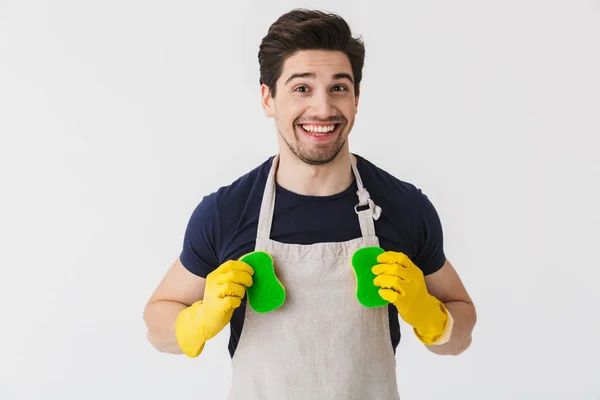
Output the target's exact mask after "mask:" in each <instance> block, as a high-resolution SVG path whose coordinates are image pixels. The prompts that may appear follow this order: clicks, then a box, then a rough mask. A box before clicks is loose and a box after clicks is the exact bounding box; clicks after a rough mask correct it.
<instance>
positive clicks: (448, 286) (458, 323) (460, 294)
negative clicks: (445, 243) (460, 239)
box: [425, 260, 477, 355]
mask: <svg viewBox="0 0 600 400" xmlns="http://www.w3.org/2000/svg"><path fill="white" fill-rule="evenodd" d="M425 284H426V285H427V290H428V291H429V293H430V294H431V295H432V296H435V297H436V298H437V299H438V300H440V301H441V302H443V303H444V305H445V306H446V308H447V309H448V311H449V312H450V314H451V315H452V318H453V319H454V326H453V328H452V334H451V336H450V340H449V341H448V342H446V343H444V344H442V345H431V346H427V348H428V349H429V350H431V352H433V353H435V354H440V355H459V354H461V353H462V352H463V351H465V350H466V349H467V348H469V346H470V345H471V340H472V332H473V328H474V327H475V323H476V322H477V313H476V311H475V306H474V305H473V302H472V301H471V298H470V297H469V294H468V293H467V291H466V289H465V287H464V286H463V284H462V281H461V280H460V277H459V276H458V274H457V272H456V270H455V269H454V267H453V266H452V264H451V263H450V261H448V260H446V262H445V263H444V265H443V266H442V268H441V269H440V270H438V271H436V272H434V273H433V274H430V275H427V276H425Z"/></svg>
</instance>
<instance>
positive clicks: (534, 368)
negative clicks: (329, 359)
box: [0, 0, 600, 400]
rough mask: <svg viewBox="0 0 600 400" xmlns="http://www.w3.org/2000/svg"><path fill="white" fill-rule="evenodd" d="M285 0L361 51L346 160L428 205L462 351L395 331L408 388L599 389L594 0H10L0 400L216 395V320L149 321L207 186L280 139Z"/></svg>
mask: <svg viewBox="0 0 600 400" xmlns="http://www.w3.org/2000/svg"><path fill="white" fill-rule="evenodd" d="M294 7H308V8H320V9H324V10H328V11H334V12H337V13H339V14H341V15H342V16H343V17H345V18H346V19H347V21H348V22H349V23H350V24H351V27H352V29H353V30H354V32H355V34H356V35H361V36H362V37H363V38H364V40H365V44H366V49H367V58H366V64H365V69H364V81H363V85H362V91H361V94H362V96H361V101H360V104H359V113H358V115H357V121H356V125H355V128H354V130H353V131H352V134H351V136H350V143H351V151H353V152H355V153H358V154H361V155H363V156H365V157H367V158H368V159H370V160H371V161H373V162H374V163H375V164H377V165H379V166H381V167H382V168H384V169H386V170H388V171H389V172H391V173H393V174H394V175H395V176H397V177H398V178H400V179H403V180H405V181H408V182H411V183H414V184H416V185H417V186H418V187H420V188H421V189H422V190H423V191H424V192H425V193H426V194H427V195H428V196H429V198H430V199H431V200H432V202H433V204H434V205H435V207H436V209H437V210H438V213H439V214H440V217H441V219H442V223H443V226H444V231H445V250H446V253H447V255H448V257H449V258H450V260H451V261H452V262H453V264H454V265H455V267H456V268H457V270H458V272H459V274H460V275H461V277H462V279H463V281H464V283H465V285H466V287H467V289H468V290H469V292H470V293H471V295H472V297H473V299H474V301H475V304H476V306H477V309H478V317H479V320H478V324H477V327H476V329H475V332H474V342H473V344H472V346H471V348H470V349H469V350H468V351H467V352H465V353H464V354H462V355H461V356H459V357H440V356H436V355H434V354H432V353H429V352H428V351H427V350H426V349H425V348H424V347H423V346H421V345H420V344H419V343H418V342H417V341H416V339H415V338H414V337H413V336H412V335H411V334H410V333H411V332H410V330H409V329H408V327H407V326H406V325H404V324H403V325H402V332H403V340H402V342H401V344H400V346H399V349H398V355H397V360H398V380H399V384H400V388H401V396H402V399H403V400H426V399H427V400H428V399H439V398H444V399H453V400H481V399H486V400H500V399H502V400H504V399H523V400H531V399H544V400H550V399H552V400H564V399H569V400H576V399H577V400H597V399H599V398H600V382H599V380H598V378H599V377H600V362H599V360H600V340H599V339H600V312H599V310H600V289H599V285H600V283H599V282H600V272H599V268H600V264H599V262H598V259H599V258H598V248H599V242H600V234H599V232H600V230H599V226H600V211H599V208H600V188H599V185H600V161H599V159H600V156H599V155H598V153H599V151H600V140H599V139H598V137H599V136H600V73H599V72H600V2H598V1H591V0H590V1H575V0H569V1H548V0H539V1H532V0H527V1H524V0H512V1H489V0H488V1H475V0H471V1H466V0H461V1H453V2H445V1H431V0H429V1H419V2H408V1H403V2H388V1H387V0H386V1H368V2H363V1H319V2H301V1H274V0H272V1H261V2H259V1H239V2H231V1H222V2H211V3H208V4H207V3H201V2H191V1H170V2H166V1H163V2H158V1H133V0H120V1H103V2H82V1H74V0H72V1H67V0H60V1H24V0H21V1H16V0H13V1H10V0H9V1H0V133H1V142H0V177H1V181H0V183H1V184H0V191H1V196H0V202H1V207H0V235H1V236H0V240H1V242H0V243H1V245H0V248H1V251H0V268H1V273H0V310H1V311H0V325H1V327H0V399H2V400H25V399H27V400H30V399H32V400H33V399H44V400H45V399H61V400H75V399H88V400H96V399H137V398H139V399H148V400H150V399H156V400H158V399H165V398H171V399H173V398H178V399H223V398H224V397H225V394H226V392H227V390H228V385H229V380H230V369H229V368H230V367H229V362H230V360H229V355H228V353H227V347H226V345H227V339H228V335H229V328H228V327H227V328H226V329H225V330H224V331H223V332H222V334H220V335H219V336H218V337H217V338H215V339H214V340H212V341H211V342H210V343H209V344H208V345H207V348H206V349H205V352H204V353H203V354H202V355H201V357H199V358H197V359H189V358H186V357H185V356H174V355H168V354H162V353H159V352H158V351H156V350H155V349H154V348H152V347H151V345H150V344H149V343H148V342H147V340H146V327H145V325H144V322H143V320H142V312H143V308H144V305H145V302H146V301H147V299H148V297H149V296H150V294H151V293H152V291H153V290H154V288H155V287H156V285H157V284H158V282H159V280H160V279H161V278H162V276H163V274H164V273H165V272H166V270H167V268H168V267H169V266H170V264H171V263H172V262H173V260H174V259H175V258H176V257H177V256H178V255H179V252H180V250H181V246H182V240H183V234H184V230H185V227H186V224H187V222H188V219H189V217H190V215H191V213H192V211H193V209H194V208H195V206H196V205H197V204H198V202H199V201H200V200H201V198H202V196H204V195H205V194H207V193H209V192H212V191H214V190H216V189H217V188H218V187H219V186H223V185H227V184H229V183H231V182H232V181H233V180H234V179H236V178H237V177H238V176H240V175H242V174H244V173H246V172H247V171H248V170H250V169H251V168H254V167H255V166H256V165H258V164H259V163H261V162H262V161H264V160H265V159H266V158H267V157H269V156H271V155H273V154H275V153H276V152H277V147H276V146H277V140H276V134H275V130H274V128H273V123H272V120H270V119H267V118H266V117H265V116H264V114H263V112H262V109H261V107H260V92H259V85H258V62H257V50H258V45H259V43H260V40H261V38H262V37H263V36H264V35H265V34H266V31H267V29H268V26H269V25H270V24H271V23H272V22H273V21H274V20H275V19H276V18H277V17H278V16H279V15H280V14H281V13H283V12H286V11H288V10H290V9H291V8H294Z"/></svg>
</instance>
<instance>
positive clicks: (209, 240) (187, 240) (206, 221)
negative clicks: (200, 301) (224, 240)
mask: <svg viewBox="0 0 600 400" xmlns="http://www.w3.org/2000/svg"><path fill="white" fill-rule="evenodd" d="M217 221H218V208H217V203H216V198H215V196H214V194H211V195H208V196H205V197H204V198H203V199H202V201H201V202H200V204H198V206H196V208H195V209H194V211H193V212H192V215H191V217H190V219H189V222H188V225H187V228H186V230H185V234H184V238H183V248H182V250H181V254H180V256H179V258H180V261H181V263H182V264H183V266H184V267H185V268H186V269H187V270H188V271H190V272H191V273H193V274H195V275H198V276H200V277H202V278H206V276H207V275H208V274H209V273H211V272H212V271H213V270H214V269H216V268H217V267H218V266H219V259H218V256H217V254H218V246H219V243H218V242H219V241H218V237H219V236H218V235H219V232H218V227H219V224H218V223H217Z"/></svg>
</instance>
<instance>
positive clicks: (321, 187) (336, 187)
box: [275, 150, 354, 196]
mask: <svg viewBox="0 0 600 400" xmlns="http://www.w3.org/2000/svg"><path fill="white" fill-rule="evenodd" d="M350 157H352V155H351V154H350V153H349V152H348V151H345V152H344V151H343V150H342V151H341V152H340V153H339V154H338V156H337V157H336V158H335V159H334V160H333V161H331V162H330V163H328V164H325V165H309V164H306V163H305V162H303V161H301V160H299V159H298V158H297V157H296V156H295V155H293V154H291V153H288V152H281V153H280V154H279V165H278V167H277V173H276V175H275V180H276V181H277V183H278V184H279V185H280V186H281V187H283V188H285V189H287V190H289V191H291V192H294V193H297V194H301V195H304V196H331V195H334V194H337V193H340V192H342V191H344V190H346V189H347V188H348V187H349V186H350V185H351V184H352V181H353V180H354V174H353V173H352V165H351V159H350Z"/></svg>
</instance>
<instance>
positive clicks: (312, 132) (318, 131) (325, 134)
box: [297, 122, 342, 140]
mask: <svg viewBox="0 0 600 400" xmlns="http://www.w3.org/2000/svg"><path fill="white" fill-rule="evenodd" d="M297 126H298V129H299V130H300V131H301V132H302V133H304V134H305V135H306V136H309V137H311V138H313V139H316V140H326V139H328V138H331V137H334V136H335V135H337V133H338V132H339V131H340V129H341V127H342V123H341V122H333V123H332V122H329V123H318V124H315V123H307V124H297Z"/></svg>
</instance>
